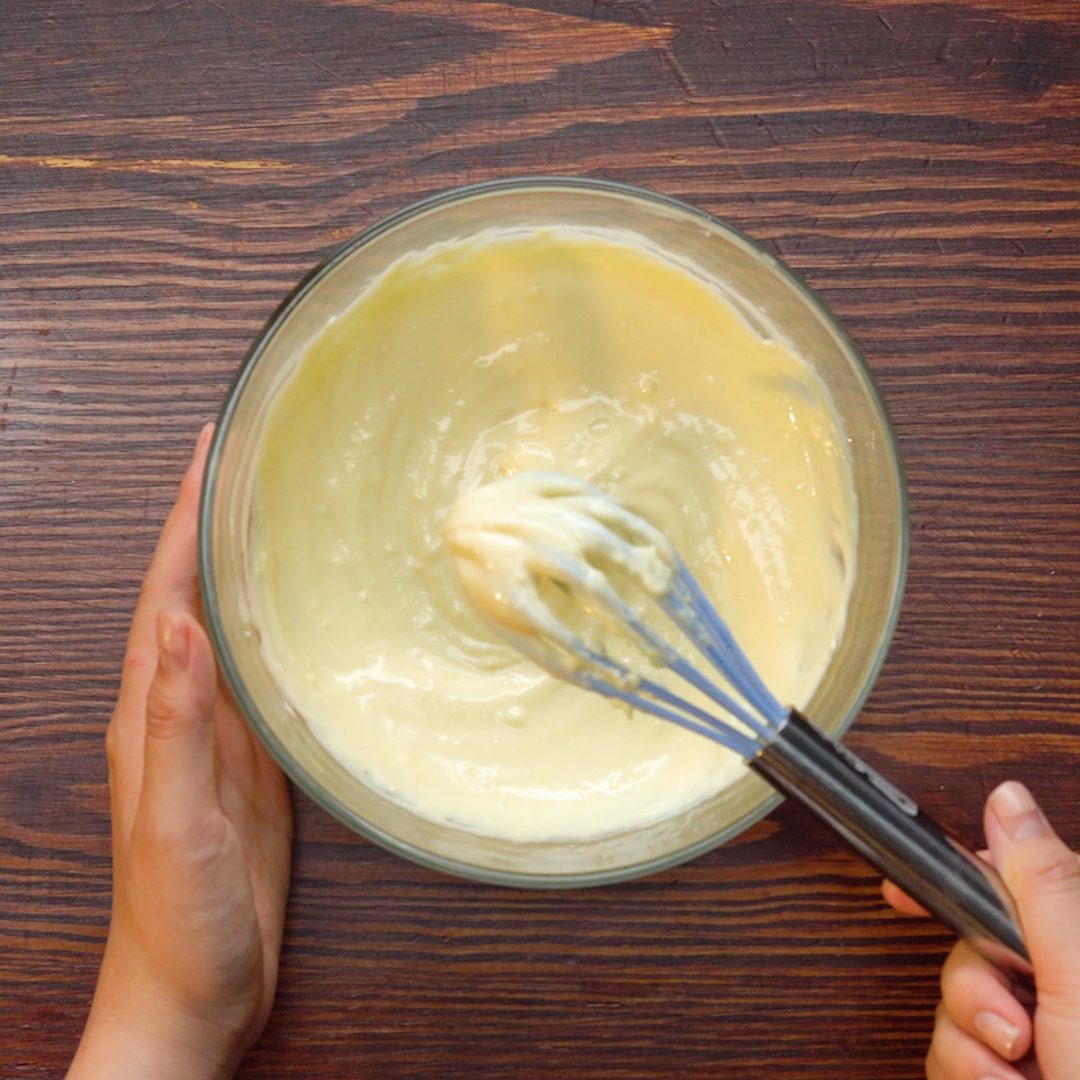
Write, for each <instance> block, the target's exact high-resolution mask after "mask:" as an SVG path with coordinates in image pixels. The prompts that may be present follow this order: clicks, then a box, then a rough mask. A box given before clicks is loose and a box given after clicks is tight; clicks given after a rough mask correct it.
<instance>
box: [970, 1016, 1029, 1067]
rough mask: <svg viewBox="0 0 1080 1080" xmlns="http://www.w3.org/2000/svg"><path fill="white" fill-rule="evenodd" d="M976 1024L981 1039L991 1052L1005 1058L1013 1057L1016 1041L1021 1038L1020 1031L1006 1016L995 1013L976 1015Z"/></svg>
mask: <svg viewBox="0 0 1080 1080" xmlns="http://www.w3.org/2000/svg"><path fill="white" fill-rule="evenodd" d="M974 1023H975V1031H976V1032H977V1033H978V1036H979V1038H980V1039H982V1041H983V1042H984V1043H986V1045H987V1046H989V1047H990V1049H991V1050H995V1051H996V1052H997V1053H999V1054H1000V1055H1001V1056H1002V1057H1003V1058H1006V1059H1007V1058H1009V1057H1011V1055H1012V1051H1013V1047H1014V1046H1015V1045H1016V1040H1017V1039H1019V1038H1020V1029H1019V1028H1018V1027H1017V1026H1016V1025H1015V1024H1010V1023H1009V1021H1008V1020H1006V1019H1005V1017H1004V1016H998V1014H997V1013H993V1012H981V1013H976V1014H975V1021H974Z"/></svg>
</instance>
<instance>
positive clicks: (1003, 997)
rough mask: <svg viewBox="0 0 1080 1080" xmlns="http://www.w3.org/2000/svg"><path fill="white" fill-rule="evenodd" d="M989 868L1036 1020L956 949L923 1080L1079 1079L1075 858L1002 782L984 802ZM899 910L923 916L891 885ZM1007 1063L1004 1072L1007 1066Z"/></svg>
mask: <svg viewBox="0 0 1080 1080" xmlns="http://www.w3.org/2000/svg"><path fill="white" fill-rule="evenodd" d="M984 821H985V824H984V827H985V830H986V840H987V843H988V844H989V846H990V853H989V855H990V861H991V862H992V863H993V864H994V866H995V867H997V869H998V871H999V873H1000V874H1001V876H1002V878H1003V879H1004V881H1005V884H1006V886H1008V889H1009V891H1010V893H1012V896H1013V899H1014V900H1015V901H1016V906H1017V909H1018V911H1019V915H1020V924H1021V928H1022V930H1023V932H1024V939H1025V941H1026V943H1027V946H1028V951H1029V952H1030V953H1031V959H1032V964H1033V966H1034V969H1035V985H1036V998H1037V1000H1036V1001H1035V1005H1034V1015H1033V1016H1032V1014H1031V1013H1030V1012H1029V1011H1028V1008H1026V1007H1025V1005H1024V1004H1023V1003H1022V1001H1021V998H1023V997H1024V995H1023V994H1022V993H1021V996H1020V997H1019V998H1018V996H1017V993H1018V991H1017V989H1016V988H1015V987H1014V986H1013V985H1012V983H1011V982H1010V981H1009V979H1008V978H1007V977H1006V976H1005V975H1004V974H1002V972H1000V971H998V969H997V968H995V967H993V966H992V965H991V964H990V963H989V962H988V961H986V960H984V959H983V958H982V957H981V956H980V955H979V954H978V953H976V952H975V950H974V949H973V948H972V947H971V946H970V945H969V944H967V942H964V941H961V942H959V943H958V944H957V945H956V946H954V948H953V950H952V952H951V953H950V954H949V958H948V959H947V960H946V962H945V967H944V968H943V969H942V973H941V996H942V999H941V1004H940V1005H939V1006H938V1009H937V1017H936V1023H935V1026H934V1035H933V1039H932V1041H931V1044H930V1052H929V1054H928V1055H927V1058H926V1075H927V1078H928V1080H1076V1078H1077V1077H1080V856H1078V855H1076V854H1075V853H1073V852H1072V851H1070V850H1069V848H1068V847H1066V846H1065V844H1064V843H1063V842H1062V841H1061V840H1060V839H1059V838H1058V837H1057V836H1056V835H1055V833H1054V831H1053V830H1052V829H1051V828H1050V825H1049V824H1048V822H1047V820H1046V818H1045V817H1044V816H1043V813H1042V811H1041V810H1040V809H1039V808H1038V806H1037V805H1036V803H1035V800H1034V799H1033V798H1032V797H1031V794H1030V792H1028V790H1027V788H1025V787H1024V786H1023V785H1022V784H1019V783H1016V782H1015V781H1010V782H1008V783H1005V784H1002V785H1001V786H1000V787H999V788H997V789H996V790H995V791H994V792H993V793H992V794H991V795H990V798H989V799H988V800H987V803H986V813H985V817H984ZM883 891H884V893H885V899H886V900H888V901H889V903H890V904H892V906H893V907H895V908H896V909H897V910H898V911H904V912H907V913H909V914H918V913H922V914H925V912H923V911H922V908H920V907H919V906H918V905H917V904H916V903H915V902H914V901H913V900H912V899H911V898H910V897H908V896H907V895H906V894H905V893H903V892H901V891H900V890H899V889H898V888H897V887H896V886H895V885H893V884H892V882H889V881H886V882H885V886H884V890H883ZM1010 1063H1012V1064H1010Z"/></svg>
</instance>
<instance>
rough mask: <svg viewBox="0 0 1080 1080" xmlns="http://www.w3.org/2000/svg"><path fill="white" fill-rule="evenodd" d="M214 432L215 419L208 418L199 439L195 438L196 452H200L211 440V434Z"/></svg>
mask: <svg viewBox="0 0 1080 1080" xmlns="http://www.w3.org/2000/svg"><path fill="white" fill-rule="evenodd" d="M213 434H214V421H213V420H207V422H206V423H205V424H203V426H202V431H200V432H199V437H198V439H196V440H195V452H196V453H198V452H199V451H200V450H201V449H202V448H203V447H204V446H205V445H206V444H207V443H208V442H209V441H210V436H211V435H213Z"/></svg>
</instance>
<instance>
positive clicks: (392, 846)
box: [198, 174, 910, 889]
mask: <svg viewBox="0 0 1080 1080" xmlns="http://www.w3.org/2000/svg"><path fill="white" fill-rule="evenodd" d="M529 189H537V190H547V191H551V190H557V189H563V190H567V191H587V192H594V193H596V192H599V193H604V194H611V195H618V196H622V197H624V198H628V199H633V200H636V201H638V202H645V203H651V204H652V205H654V206H659V207H664V208H667V209H669V210H675V211H678V212H679V213H681V214H683V215H685V216H687V217H689V218H691V219H697V220H699V221H701V222H702V223H703V224H706V225H708V226H709V228H710V229H719V230H720V231H722V232H726V233H728V234H729V235H730V236H732V237H733V238H734V239H735V240H737V241H738V242H740V243H742V244H743V245H744V246H745V247H746V248H747V249H748V250H749V251H750V253H751V254H752V255H754V256H755V257H757V258H759V259H761V260H762V261H763V262H764V263H765V264H766V265H768V266H770V267H771V268H773V269H774V270H776V271H778V272H779V274H780V275H781V276H783V277H785V278H787V279H788V281H789V282H790V284H791V285H792V286H793V287H794V288H795V290H796V291H797V292H799V293H801V294H802V295H803V297H804V298H805V299H806V301H807V302H808V303H809V304H810V306H811V307H812V308H813V309H814V310H815V312H816V313H817V315H818V316H819V317H820V318H821V319H822V320H823V322H824V323H825V324H826V325H827V326H828V328H829V330H830V331H831V333H833V334H834V335H835V336H836V338H837V339H838V341H839V342H840V344H841V345H842V346H843V348H844V350H845V351H846V352H847V354H848V356H849V357H850V358H851V360H852V361H853V363H854V366H855V369H856V371H857V372H858V374H859V376H860V377H861V379H862V381H863V383H864V386H865V388H866V390H867V396H868V398H869V399H870V402H871V404H872V405H873V407H874V408H875V410H876V411H877V413H878V418H879V420H880V421H881V426H882V430H883V431H884V432H885V433H886V435H887V447H886V449H887V450H888V452H889V457H890V458H891V460H892V464H893V468H894V471H895V479H896V494H897V501H898V511H899V522H900V535H899V537H898V544H897V553H896V559H895V562H894V565H893V568H892V580H891V582H890V586H891V590H890V591H891V600H890V605H889V611H888V612H887V614H886V619H885V623H884V627H883V631H882V634H881V638H880V641H879V643H878V647H877V650H876V652H875V654H874V656H873V658H872V659H871V662H870V664H869V666H868V668H867V672H866V676H865V678H864V679H863V683H862V685H861V686H860V688H859V692H858V693H857V694H856V696H855V698H854V700H853V702H852V705H851V707H850V708H849V709H848V711H847V714H846V715H845V716H844V717H843V718H842V719H841V721H840V723H839V724H838V725H837V727H836V729H835V731H834V732H833V735H832V737H833V738H835V739H839V738H840V737H841V736H843V735H844V733H845V732H847V731H848V730H849V729H850V727H851V726H852V724H853V723H854V722H855V719H856V717H857V716H858V714H859V713H860V712H861V710H862V707H863V705H864V704H865V702H866V699H867V698H868V697H869V695H870V693H871V691H872V690H873V688H874V685H875V683H876V682H877V678H878V675H879V674H880V672H881V668H882V666H883V665H884V663H885V659H886V657H887V655H888V652H889V649H890V647H891V644H892V640H893V636H894V634H895V631H896V626H897V623H898V621H899V618H900V609H901V606H902V602H903V597H904V588H905V584H906V580H907V570H908V558H909V549H910V519H909V513H908V495H907V481H906V474H905V470H904V464H903V460H902V457H901V454H900V446H899V441H898V439H897V436H896V430H895V428H894V426H893V422H892V418H891V417H890V415H889V412H888V410H887V409H886V407H885V403H884V399H883V397H882V394H881V390H880V388H879V386H878V383H877V380H876V379H875V377H874V374H873V372H872V371H871V369H870V366H869V364H867V362H866V359H865V357H864V356H863V353H862V350H861V349H860V348H859V347H858V346H857V345H856V343H855V342H854V340H853V339H852V338H851V336H850V335H849V334H848V332H847V330H846V329H845V328H844V326H843V325H842V323H841V322H840V320H839V319H838V318H837V317H836V316H835V315H833V313H832V311H831V310H830V309H829V307H828V305H827V304H826V303H825V302H824V300H822V299H821V297H819V296H818V294H817V293H816V292H815V291H814V289H813V288H812V287H811V286H810V285H809V284H808V283H807V282H806V281H805V279H804V278H803V277H802V275H801V274H799V273H798V271H796V270H793V269H792V268H791V267H790V266H788V265H787V264H786V263H784V262H783V261H782V260H781V259H779V258H778V257H777V256H775V255H773V254H772V252H770V251H767V250H766V249H765V248H764V247H763V246H762V244H761V243H759V242H758V241H757V240H755V239H753V237H751V236H748V235H747V234H746V233H745V232H743V231H742V230H741V229H740V228H738V227H737V226H735V225H732V224H731V223H730V222H728V221H726V220H724V219H723V218H720V217H717V216H716V215H714V214H710V213H708V212H707V211H705V210H702V209H700V208H699V207H697V206H694V205H693V204H692V203H689V202H686V201H684V200H683V199H680V198H676V197H674V196H670V195H664V194H660V193H659V192H655V191H651V190H649V189H648V188H642V187H638V186H636V185H634V184H626V183H622V182H619V181H613V180H606V179H599V178H593V177H581V176H557V175H547V174H540V175H527V176H518V177H511V178H504V179H499V180H486V181H481V182H479V183H473V184H465V185H461V186H458V187H453V188H449V189H446V190H443V191H440V192H437V193H435V194H432V195H428V196H426V197H424V198H421V199H418V200H416V201H414V202H411V203H409V204H407V205H406V206H404V207H402V208H400V209H398V210H396V211H394V212H393V213H391V214H389V215H388V216H386V217H384V218H380V219H379V220H378V221H376V222H373V223H372V224H371V225H369V226H367V227H366V228H364V229H362V230H360V232H358V233H357V234H356V236H354V237H353V238H352V239H350V240H348V241H346V242H345V243H344V244H341V245H340V246H339V247H337V248H335V249H334V250H332V251H331V252H330V254H329V255H327V256H326V257H325V258H323V259H322V260H321V261H319V262H318V263H316V265H315V266H313V267H312V268H311V269H310V270H309V271H308V272H307V273H306V274H304V275H303V276H302V277H301V278H300V280H299V281H298V282H297V284H296V285H295V286H294V287H293V288H292V289H291V290H290V291H289V292H288V294H287V295H286V296H285V298H284V299H283V300H282V301H281V302H280V303H279V304H278V306H277V307H276V308H275V309H274V311H273V313H272V314H271V315H270V317H269V318H268V319H267V320H266V322H265V323H264V324H263V326H262V328H261V330H260V331H259V332H258V334H257V335H256V336H255V338H254V339H253V341H252V343H251V345H250V346H249V348H248V350H247V352H246V354H245V355H244V358H243V360H242V361H241V362H240V366H239V368H238V369H237V371H236V374H235V375H234V376H233V379H232V381H231V383H230V385H229V388H228V390H227V391H226V393H225V397H224V399H223V400H222V404H221V406H220V408H219V411H218V415H217V419H216V422H215V426H214V433H213V438H212V440H211V444H210V449H209V452H208V456H207V462H206V470H205V473H204V478H203V484H202V490H201V493H200V496H199V520H198V569H199V586H200V593H201V598H202V605H203V612H204V613H205V617H206V623H207V629H208V631H209V636H210V640H211V643H212V645H213V648H214V652H215V653H216V655H217V658H218V663H219V665H220V667H221V670H222V672H223V674H224V676H225V679H226V682H227V683H228V686H229V689H230V691H231V692H232V695H233V698H234V699H235V701H236V703H237V704H238V705H239V707H240V709H241V712H242V713H243V716H244V719H245V720H246V721H247V723H248V724H249V726H250V727H251V728H252V729H253V730H254V731H255V733H256V735H257V737H258V738H259V740H260V741H261V742H262V743H263V745H264V746H265V747H266V748H267V750H268V751H269V752H270V754H271V756H272V757H273V758H274V759H275V761H276V762H277V763H278V765H279V766H280V767H281V769H282V770H283V771H284V772H285V774H286V775H287V776H288V777H289V778H290V779H291V780H292V781H293V783H295V784H296V785H297V787H299V788H300V789H301V791H303V792H304V793H305V794H306V795H307V796H308V797H310V798H311V799H312V800H314V802H315V803H317V804H318V805H319V806H320V807H322V809H323V810H325V811H326V812H327V813H329V814H330V815H331V816H332V817H334V818H336V819H337V820H338V821H340V822H341V823H342V824H344V825H346V826H347V827H348V828H350V829H351V830H353V831H354V832H356V833H359V834H360V835H361V836H363V837H365V838H366V839H368V840H370V841H372V842H373V843H375V844H377V845H378V846H380V847H382V848H384V849H386V850H388V851H390V852H392V853H393V854H395V855H398V856H400V857H402V858H405V859H408V860H409V861H411V862H414V863H417V864H419V865H421V866H424V867H427V868H429V869H434V870H439V871H441V872H443V873H447V874H451V875H453V876H455V877H459V878H465V879H467V880H470V881H473V882H479V883H485V884H492V885H502V886H512V887H519V888H534V889H560V888H563V889H568V888H584V887H590V886H597V885H608V884H614V883H617V882H621V881H627V880H631V879H635V878H639V877H645V876H648V875H650V874H654V873H657V872H659V871H661V870H665V869H669V868H671V867H674V866H678V865H681V864H682V863H685V862H689V861H690V860H692V859H696V858H698V857H700V856H701V855H703V854H705V853H706V852H708V851H712V850H713V849H714V848H717V847H719V846H720V845H722V844H724V843H726V842H728V841H729V840H732V839H734V838H735V837H736V836H739V835H741V834H742V833H743V832H745V831H746V830H747V829H749V828H750V827H751V826H753V825H754V824H756V823H757V822H758V821H760V820H761V819H762V818H764V817H766V816H767V815H768V814H770V813H771V812H772V811H773V810H775V809H776V807H777V806H779V805H780V803H781V802H783V796H782V795H780V794H779V793H774V794H772V795H770V796H769V797H767V798H766V799H764V800H762V802H761V803H760V804H759V805H758V806H755V807H754V808H753V809H751V810H749V811H748V812H747V813H745V814H743V815H742V816H740V817H739V818H737V819H735V820H734V821H731V822H728V823H727V824H726V825H725V826H724V827H723V828H721V829H718V830H717V831H716V832H715V833H712V834H710V835H709V836H707V837H704V838H703V839H701V840H699V841H698V842H697V843H695V844H691V845H689V846H687V847H684V848H680V849H679V850H678V851H674V852H668V853H666V854H664V855H662V856H658V857H654V858H647V859H643V860H642V861H641V862H635V863H631V864H622V865H620V866H618V867H615V868H612V869H603V870H593V871H581V872H573V873H555V874H545V873H522V872H519V871H507V870H496V869H492V868H489V867H479V866H475V865H473V864H471V863H468V862H464V861H462V860H458V859H453V858H450V857H448V856H444V855H440V854H438V853H435V852H431V851H426V850H424V849H421V848H418V847H416V846H414V845H413V844H411V843H409V842H408V841H405V840H402V839H400V838H399V837H397V836H395V835H393V834H392V833H389V832H386V831H385V830H383V829H381V828H379V827H378V826H376V825H374V824H372V823H371V822H369V821H367V820H366V819H364V818H362V817H361V816H360V815H358V814H356V813H355V812H354V811H352V810H351V809H350V808H349V807H347V806H344V805H343V804H341V803H340V802H338V800H337V799H336V798H334V797H333V796H332V795H330V793H329V792H328V791H326V789H325V788H323V787H322V785H321V784H319V783H318V782H317V781H315V780H314V778H313V777H311V776H310V775H309V773H308V772H307V771H306V770H305V769H304V768H303V767H302V766H301V765H300V764H299V762H298V761H297V760H296V759H295V758H294V757H293V756H292V754H291V753H290V752H289V751H288V749H287V748H286V747H285V746H284V744H283V743H282V742H281V741H280V740H279V739H278V737H277V735H276V734H275V733H274V731H273V729H272V728H271V727H270V725H269V724H268V723H267V722H266V721H265V719H264V718H263V716H262V713H261V712H260V710H259V709H258V707H257V706H256V704H255V702H254V700H253V699H252V697H251V695H250V694H249V693H248V691H247V687H246V686H245V685H244V681H243V679H242V678H241V676H240V672H239V669H238V667H237V664H236V661H235V658H234V655H233V652H232V649H231V647H230V645H229V642H228V639H227V638H226V636H225V632H224V629H223V626H222V620H221V616H220V608H219V604H218V591H217V587H216V584H215V581H214V571H213V520H212V508H213V504H214V497H215V494H216V491H217V485H218V472H219V465H220V461H221V453H222V448H223V446H224V442H225V438H226V435H227V433H228V431H229V427H230V424H231V422H232V419H233V415H234V413H235V411H236V408H237V404H238V402H239V400H240V397H241V395H242V394H243V391H244V388H245V387H246V385H247V383H248V382H249V380H250V378H251V376H252V373H253V372H254V370H255V368H256V366H257V365H258V362H259V359H260V357H261V356H262V354H263V352H264V351H265V349H266V347H267V345H268V344H269V342H270V341H271V340H272V339H273V337H274V336H275V335H276V333H277V332H278V330H279V329H280V328H281V327H282V326H283V325H284V323H285V322H286V321H287V320H288V318H289V316H290V315H291V314H292V312H293V311H294V310H295V309H296V308H297V306H298V305H299V304H300V302H301V301H302V300H303V299H304V298H305V297H306V296H307V295H308V294H309V293H310V292H311V291H312V290H313V289H315V288H316V287H317V286H318V284H319V283H320V282H321V281H322V280H323V278H325V277H326V276H327V275H329V274H330V273H332V272H333V270H334V269H335V268H336V267H337V266H339V265H340V264H341V263H342V262H344V261H345V260H346V259H348V258H349V257H350V256H351V255H352V254H353V253H354V252H356V251H358V250H359V249H360V248H362V247H365V246H367V245H368V244H370V243H372V242H373V241H374V240H376V239H377V238H378V237H380V236H382V235H383V234H384V233H386V232H388V231H390V230H391V229H394V228H396V227H397V226H399V225H401V224H403V223H404V222H407V221H409V220H411V219H413V218H416V217H419V216H421V215H423V214H427V213H429V212H431V211H433V210H437V209H439V208H441V207H444V206H447V205H450V204H452V203H457V202H464V201H467V200H470V199H475V198H477V197H481V196H485V195H499V194H506V193H510V192H515V191H527V190H529Z"/></svg>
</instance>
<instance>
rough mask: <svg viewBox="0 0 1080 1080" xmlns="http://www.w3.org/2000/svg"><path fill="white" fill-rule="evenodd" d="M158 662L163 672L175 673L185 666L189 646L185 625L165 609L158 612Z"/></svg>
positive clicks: (189, 650)
mask: <svg viewBox="0 0 1080 1080" xmlns="http://www.w3.org/2000/svg"><path fill="white" fill-rule="evenodd" d="M157 639H158V662H159V663H160V665H161V667H162V668H163V669H164V670H165V672H166V673H167V674H169V675H175V674H176V673H177V672H180V671H183V670H184V669H185V668H186V667H187V663H188V656H189V655H190V652H191V648H190V645H189V643H188V632H187V627H186V626H182V625H180V624H179V623H178V622H177V621H176V620H175V619H174V618H173V617H172V615H170V614H169V613H168V612H167V611H160V612H158V619H157Z"/></svg>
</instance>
